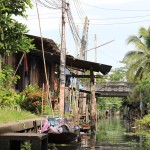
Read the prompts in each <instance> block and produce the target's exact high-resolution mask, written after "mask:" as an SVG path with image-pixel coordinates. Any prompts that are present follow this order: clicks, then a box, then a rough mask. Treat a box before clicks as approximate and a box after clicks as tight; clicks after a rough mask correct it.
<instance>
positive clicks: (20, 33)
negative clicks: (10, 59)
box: [0, 0, 34, 55]
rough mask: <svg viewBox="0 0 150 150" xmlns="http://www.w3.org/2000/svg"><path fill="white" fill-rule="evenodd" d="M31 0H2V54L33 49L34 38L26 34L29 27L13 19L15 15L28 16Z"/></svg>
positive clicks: (0, 27) (0, 44)
mask: <svg viewBox="0 0 150 150" xmlns="http://www.w3.org/2000/svg"><path fill="white" fill-rule="evenodd" d="M31 6H32V5H31V2H30V0H14V1H12V0H7V1H6V0H0V18H1V20H0V54H1V55H10V54H11V53H16V52H18V51H21V52H28V51H29V50H30V49H33V47H34V46H33V45H32V44H31V42H32V40H31V39H29V38H28V37H27V36H25V34H26V33H27V32H28V30H27V27H26V26H25V25H23V24H22V23H19V22H17V21H16V20H14V19H13V15H15V16H22V17H27V16H26V15H25V10H26V8H28V7H30V8H31Z"/></svg>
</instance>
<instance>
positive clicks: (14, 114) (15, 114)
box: [0, 109, 39, 123]
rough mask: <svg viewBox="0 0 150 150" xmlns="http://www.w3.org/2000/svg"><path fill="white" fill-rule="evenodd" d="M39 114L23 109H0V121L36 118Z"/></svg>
mask: <svg viewBox="0 0 150 150" xmlns="http://www.w3.org/2000/svg"><path fill="white" fill-rule="evenodd" d="M38 117H39V116H37V115H35V114H31V113H30V112H27V111H24V110H19V111H18V110H13V109H12V110H11V109H0V123H8V122H16V121H19V120H25V119H32V118H38Z"/></svg>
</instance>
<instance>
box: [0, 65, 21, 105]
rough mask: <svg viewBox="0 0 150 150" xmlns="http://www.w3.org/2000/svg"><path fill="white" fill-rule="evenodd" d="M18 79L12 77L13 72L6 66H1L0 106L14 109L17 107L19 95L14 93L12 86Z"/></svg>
mask: <svg viewBox="0 0 150 150" xmlns="http://www.w3.org/2000/svg"><path fill="white" fill-rule="evenodd" d="M18 79H19V76H14V71H13V69H12V68H10V67H8V66H3V67H2V70H1V71H0V106H1V107H6V106H9V107H14V106H16V105H18V103H19V99H20V95H19V94H17V93H16V92H15V90H14V89H13V88H12V86H13V85H14V84H15V83H16V81H17V80H18Z"/></svg>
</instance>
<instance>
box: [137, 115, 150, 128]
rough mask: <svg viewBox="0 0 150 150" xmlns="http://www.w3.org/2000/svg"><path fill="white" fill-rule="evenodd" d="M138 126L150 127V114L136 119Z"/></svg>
mask: <svg viewBox="0 0 150 150" xmlns="http://www.w3.org/2000/svg"><path fill="white" fill-rule="evenodd" d="M136 126H137V127H138V128H143V127H146V128H149V129H150V114H149V115H146V116H144V117H143V118H142V119H138V120H136Z"/></svg>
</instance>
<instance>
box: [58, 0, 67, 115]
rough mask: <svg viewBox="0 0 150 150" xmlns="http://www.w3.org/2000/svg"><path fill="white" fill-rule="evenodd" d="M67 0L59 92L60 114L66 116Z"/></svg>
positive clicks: (63, 15) (63, 0)
mask: <svg viewBox="0 0 150 150" xmlns="http://www.w3.org/2000/svg"><path fill="white" fill-rule="evenodd" d="M65 23H66V0H62V33H61V52H60V94H59V116H60V117H63V116H64V112H65V111H64V110H65V108H64V106H65V105H64V104H65V81H66V76H65V67H66V38H65Z"/></svg>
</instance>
